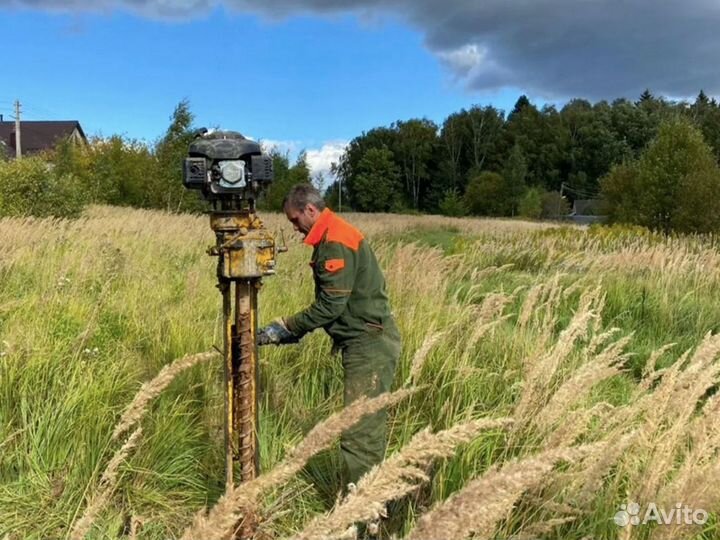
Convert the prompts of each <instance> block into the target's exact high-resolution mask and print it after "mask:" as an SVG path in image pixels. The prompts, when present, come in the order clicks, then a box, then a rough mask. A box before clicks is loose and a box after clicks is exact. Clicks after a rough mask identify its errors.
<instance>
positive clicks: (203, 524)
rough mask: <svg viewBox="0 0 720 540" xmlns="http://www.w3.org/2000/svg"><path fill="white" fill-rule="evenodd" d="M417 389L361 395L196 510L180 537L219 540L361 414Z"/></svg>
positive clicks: (387, 404) (191, 539) (393, 401)
mask: <svg viewBox="0 0 720 540" xmlns="http://www.w3.org/2000/svg"><path fill="white" fill-rule="evenodd" d="M416 391H417V388H408V389H402V390H397V391H395V392H393V393H391V394H390V393H388V394H382V395H380V396H378V397H376V398H373V399H367V398H361V399H358V400H357V401H354V402H353V403H351V404H350V405H349V406H347V407H346V408H345V409H343V410H342V411H340V412H337V413H335V414H333V415H332V416H330V417H329V418H328V419H326V420H324V421H323V422H321V423H319V424H318V425H316V426H315V427H314V428H313V429H311V430H310V432H309V433H308V434H307V435H306V436H305V438H304V439H303V440H302V441H301V442H300V443H299V444H298V445H297V446H296V447H295V448H293V449H292V450H291V451H290V452H289V453H288V456H287V457H286V458H285V459H284V460H283V461H282V462H281V463H279V464H278V465H276V466H275V467H274V468H273V469H272V470H270V471H269V472H267V473H265V474H262V475H260V476H258V477H257V478H255V479H254V480H251V481H249V482H244V483H242V484H240V485H239V486H236V487H235V489H233V490H232V491H230V492H229V493H225V495H223V496H222V497H221V498H220V500H219V501H218V502H217V503H216V504H215V506H214V507H213V508H212V509H211V510H210V511H209V512H208V513H207V515H205V512H203V511H201V512H199V513H198V514H197V515H196V516H195V518H194V520H193V523H192V525H191V526H189V527H188V528H187V529H185V531H184V533H183V536H182V540H196V539H199V538H202V539H203V540H212V539H217V540H222V539H223V538H224V537H225V535H227V534H228V532H229V531H230V530H231V529H232V528H233V527H234V526H235V524H237V523H238V521H239V520H240V519H241V518H242V516H243V514H244V513H245V512H247V511H248V509H252V508H253V507H254V506H255V505H256V504H257V502H258V499H259V497H260V496H261V495H262V494H263V493H265V492H267V491H268V490H270V489H272V488H274V487H277V486H279V485H282V484H284V483H286V482H287V481H288V480H289V479H290V478H292V477H293V476H294V475H295V474H297V473H298V472H299V471H300V470H301V469H302V468H303V467H304V466H305V464H306V463H307V461H308V460H309V459H310V458H311V457H313V456H314V455H315V454H317V453H318V452H320V451H322V450H324V449H326V448H327V447H328V446H330V445H331V444H332V442H333V441H334V440H335V439H336V438H337V437H338V436H339V435H340V434H341V433H342V432H343V431H344V430H345V429H347V428H348V427H350V426H352V425H353V424H355V423H356V422H357V421H358V420H360V419H361V418H362V417H364V416H366V415H368V414H373V413H375V412H377V411H379V410H381V409H384V408H385V407H389V406H392V405H394V404H396V403H398V402H399V401H401V400H403V399H404V398H406V397H407V396H410V395H411V394H413V393H414V392H416Z"/></svg>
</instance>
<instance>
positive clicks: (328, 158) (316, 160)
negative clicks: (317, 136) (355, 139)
mask: <svg viewBox="0 0 720 540" xmlns="http://www.w3.org/2000/svg"><path fill="white" fill-rule="evenodd" d="M347 145H348V143H347V141H331V142H326V143H325V144H323V145H322V147H321V148H320V149H310V150H308V151H307V152H306V156H307V164H308V166H309V167H310V174H312V175H313V176H314V177H316V176H318V175H319V174H322V175H323V177H324V178H325V181H328V180H329V179H330V178H331V177H332V174H331V173H330V167H331V166H332V164H333V163H337V162H338V161H340V156H342V154H343V152H345V148H346V147H347Z"/></svg>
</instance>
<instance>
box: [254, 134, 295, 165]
mask: <svg viewBox="0 0 720 540" xmlns="http://www.w3.org/2000/svg"><path fill="white" fill-rule="evenodd" d="M260 146H262V149H263V151H265V152H270V151H271V150H276V151H278V152H280V153H281V154H286V153H287V154H288V155H289V156H290V159H291V160H293V159H295V158H296V157H297V154H298V152H299V151H300V150H301V149H302V146H301V142H300V141H281V140H276V139H260Z"/></svg>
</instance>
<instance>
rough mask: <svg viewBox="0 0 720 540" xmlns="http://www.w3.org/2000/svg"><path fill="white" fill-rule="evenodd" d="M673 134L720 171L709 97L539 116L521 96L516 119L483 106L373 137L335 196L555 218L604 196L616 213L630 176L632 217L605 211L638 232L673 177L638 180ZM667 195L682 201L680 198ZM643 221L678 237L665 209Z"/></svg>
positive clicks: (349, 152) (717, 125)
mask: <svg viewBox="0 0 720 540" xmlns="http://www.w3.org/2000/svg"><path fill="white" fill-rule="evenodd" d="M667 125H670V126H674V127H671V128H670V131H671V132H673V133H674V132H675V131H678V130H680V132H682V133H678V134H676V135H677V136H679V137H683V136H684V137H691V138H693V141H692V143H689V144H690V146H692V145H697V144H700V145H702V146H703V148H704V150H703V151H702V152H700V154H702V155H703V157H702V158H700V154H698V153H697V152H696V155H695V158H698V159H701V161H702V160H705V161H706V162H704V163H702V164H698V166H699V167H700V168H703V167H704V168H705V170H707V163H710V161H708V160H711V161H712V162H714V163H717V161H718V158H719V157H720V106H719V105H718V103H717V101H716V100H715V99H710V98H708V96H707V95H705V93H704V92H702V91H701V92H700V93H699V94H698V96H697V98H696V99H695V101H694V102H692V103H689V102H671V101H668V100H665V99H663V98H660V97H656V96H653V95H652V93H651V92H650V91H645V92H644V93H643V94H642V95H641V96H640V97H639V98H638V100H637V101H630V100H627V99H617V100H615V101H613V102H612V103H608V102H606V101H600V102H598V103H594V104H592V103H590V102H588V101H587V100H584V99H574V100H571V101H570V102H568V103H567V104H566V105H565V106H563V107H562V108H561V109H559V110H558V109H557V108H556V107H555V106H552V105H546V106H544V107H542V108H538V107H536V106H535V105H534V104H533V103H531V102H530V101H529V100H528V98H527V97H526V96H521V97H520V98H519V99H518V100H517V102H516V103H515V106H514V107H513V109H512V110H511V111H510V112H509V114H507V115H505V114H504V112H503V111H501V110H499V109H497V108H495V107H493V106H479V105H476V106H473V107H470V108H469V109H462V110H461V111H459V112H455V113H453V114H451V115H449V116H448V117H447V118H446V119H445V120H444V121H443V122H442V124H441V125H437V124H435V123H434V122H432V121H430V120H427V119H411V120H406V121H398V122H395V123H393V124H392V125H390V126H389V127H377V128H374V129H371V130H369V131H367V132H364V133H362V134H361V135H359V136H358V137H356V138H354V139H353V140H352V141H351V142H350V143H349V145H348V147H347V149H346V152H345V153H344V155H343V156H342V158H341V160H340V162H339V163H338V164H337V165H336V166H335V167H334V173H335V174H336V176H337V178H338V181H337V182H335V183H334V184H332V185H331V186H330V188H329V189H328V197H329V199H330V200H332V201H335V200H336V199H338V198H339V197H340V196H341V197H342V201H343V206H347V207H349V208H352V209H354V210H358V211H367V212H373V211H374V212H378V211H387V212H398V211H400V212H401V211H417V212H432V213H438V212H439V213H444V214H449V215H465V214H472V215H486V216H515V215H522V216H526V217H542V216H546V217H552V216H553V215H555V216H557V215H558V214H563V213H566V212H567V211H568V204H569V203H570V202H572V201H573V200H575V199H588V198H597V197H603V198H604V199H606V200H607V201H606V202H607V204H613V203H615V202H616V201H618V200H619V199H618V198H622V196H623V195H624V194H625V193H624V192H625V191H626V188H627V186H625V185H624V184H622V182H620V181H619V180H618V178H619V177H621V176H622V177H623V178H624V179H625V181H626V183H629V184H632V185H633V189H635V190H636V193H635V197H634V199H632V200H633V201H634V202H633V203H632V204H630V203H628V204H625V207H623V208H622V209H620V208H617V207H616V206H617V205H615V206H613V207H612V208H609V207H608V206H607V205H606V210H605V211H606V212H607V213H608V214H609V215H610V217H611V218H612V219H617V220H621V221H630V222H638V219H637V216H635V215H634V214H635V213H636V204H637V205H640V206H643V205H644V206H647V205H646V204H645V202H646V201H645V199H646V198H647V197H650V198H651V191H652V190H651V186H650V184H652V183H653V182H655V180H656V179H657V178H660V177H662V176H663V175H659V176H658V174H659V173H660V171H653V172H647V174H645V175H644V176H643V175H639V176H638V174H636V173H637V171H638V170H639V169H638V168H642V167H644V166H645V165H647V164H649V163H650V161H652V159H651V158H650V157H645V158H643V154H644V153H645V152H646V151H647V150H648V149H649V146H650V145H651V143H653V141H655V140H656V139H657V137H658V136H659V135H660V134H662V133H664V136H665V138H668V137H670V138H672V137H673V135H671V134H669V133H667V130H666V131H665V132H663V126H667ZM679 126H680V127H679ZM673 130H674V131H673ZM681 146H682V145H681ZM669 149H670V148H669V147H668V148H666V150H669ZM657 152H659V150H657V149H656V153H657ZM656 157H657V156H656ZM683 159H685V158H683ZM688 159H690V158H688ZM692 159H694V158H692ZM638 160H640V161H638ZM632 171H635V172H632ZM668 174H669V173H668ZM668 174H665V175H664V178H665V180H663V182H665V184H667V183H668V182H670V179H669V178H668ZM653 175H655V176H653ZM651 176H653V178H652V179H651V178H650V177H651ZM710 176H712V175H710ZM609 177H612V180H611V181H607V182H606V180H607V179H609ZM631 177H632V178H633V179H632V180H631ZM696 180H697V179H696ZM677 181H679V180H677ZM672 182H676V180H672ZM686 182H687V180H686ZM605 184H607V187H605V188H604V187H603V186H604V185H605ZM706 184H707V185H708V186H709V185H712V182H710V181H706ZM340 189H342V193H341V194H340V193H339V191H340ZM561 189H563V190H564V194H565V197H563V198H561V197H560V191H561ZM666 191H667V192H668V193H667V197H666V198H669V199H668V200H671V199H672V197H673V196H674V195H673V194H671V193H670V192H672V191H673V190H669V189H668V190H666ZM681 191H682V190H681ZM605 192H607V197H604V195H605ZM718 195H720V193H718ZM626 202H627V201H626ZM644 211H645V213H646V214H647V213H649V214H652V215H653V217H652V218H647V217H646V218H645V219H641V220H639V221H642V223H641V224H647V225H650V226H654V227H659V228H664V229H667V228H668V227H669V225H668V224H667V223H666V221H667V219H666V218H662V217H659V216H657V215H655V214H654V212H655V210H654V209H652V208H646V209H645V210H644ZM660 212H661V213H662V212H665V213H667V209H661V210H660Z"/></svg>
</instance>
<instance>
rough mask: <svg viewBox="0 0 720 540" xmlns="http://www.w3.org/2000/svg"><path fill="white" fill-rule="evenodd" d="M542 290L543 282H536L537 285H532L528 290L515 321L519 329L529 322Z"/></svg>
mask: <svg viewBox="0 0 720 540" xmlns="http://www.w3.org/2000/svg"><path fill="white" fill-rule="evenodd" d="M544 292H545V284H544V283H538V284H537V285H533V287H532V288H531V289H530V291H529V292H528V294H527V296H526V297H525V301H524V302H523V305H522V308H520V316H519V317H518V321H517V325H518V328H520V329H521V330H522V329H524V328H525V327H526V326H527V325H528V323H529V322H530V319H531V318H532V315H533V313H534V311H535V306H536V305H537V303H538V301H539V300H540V299H541V298H542V296H543V294H544Z"/></svg>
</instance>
